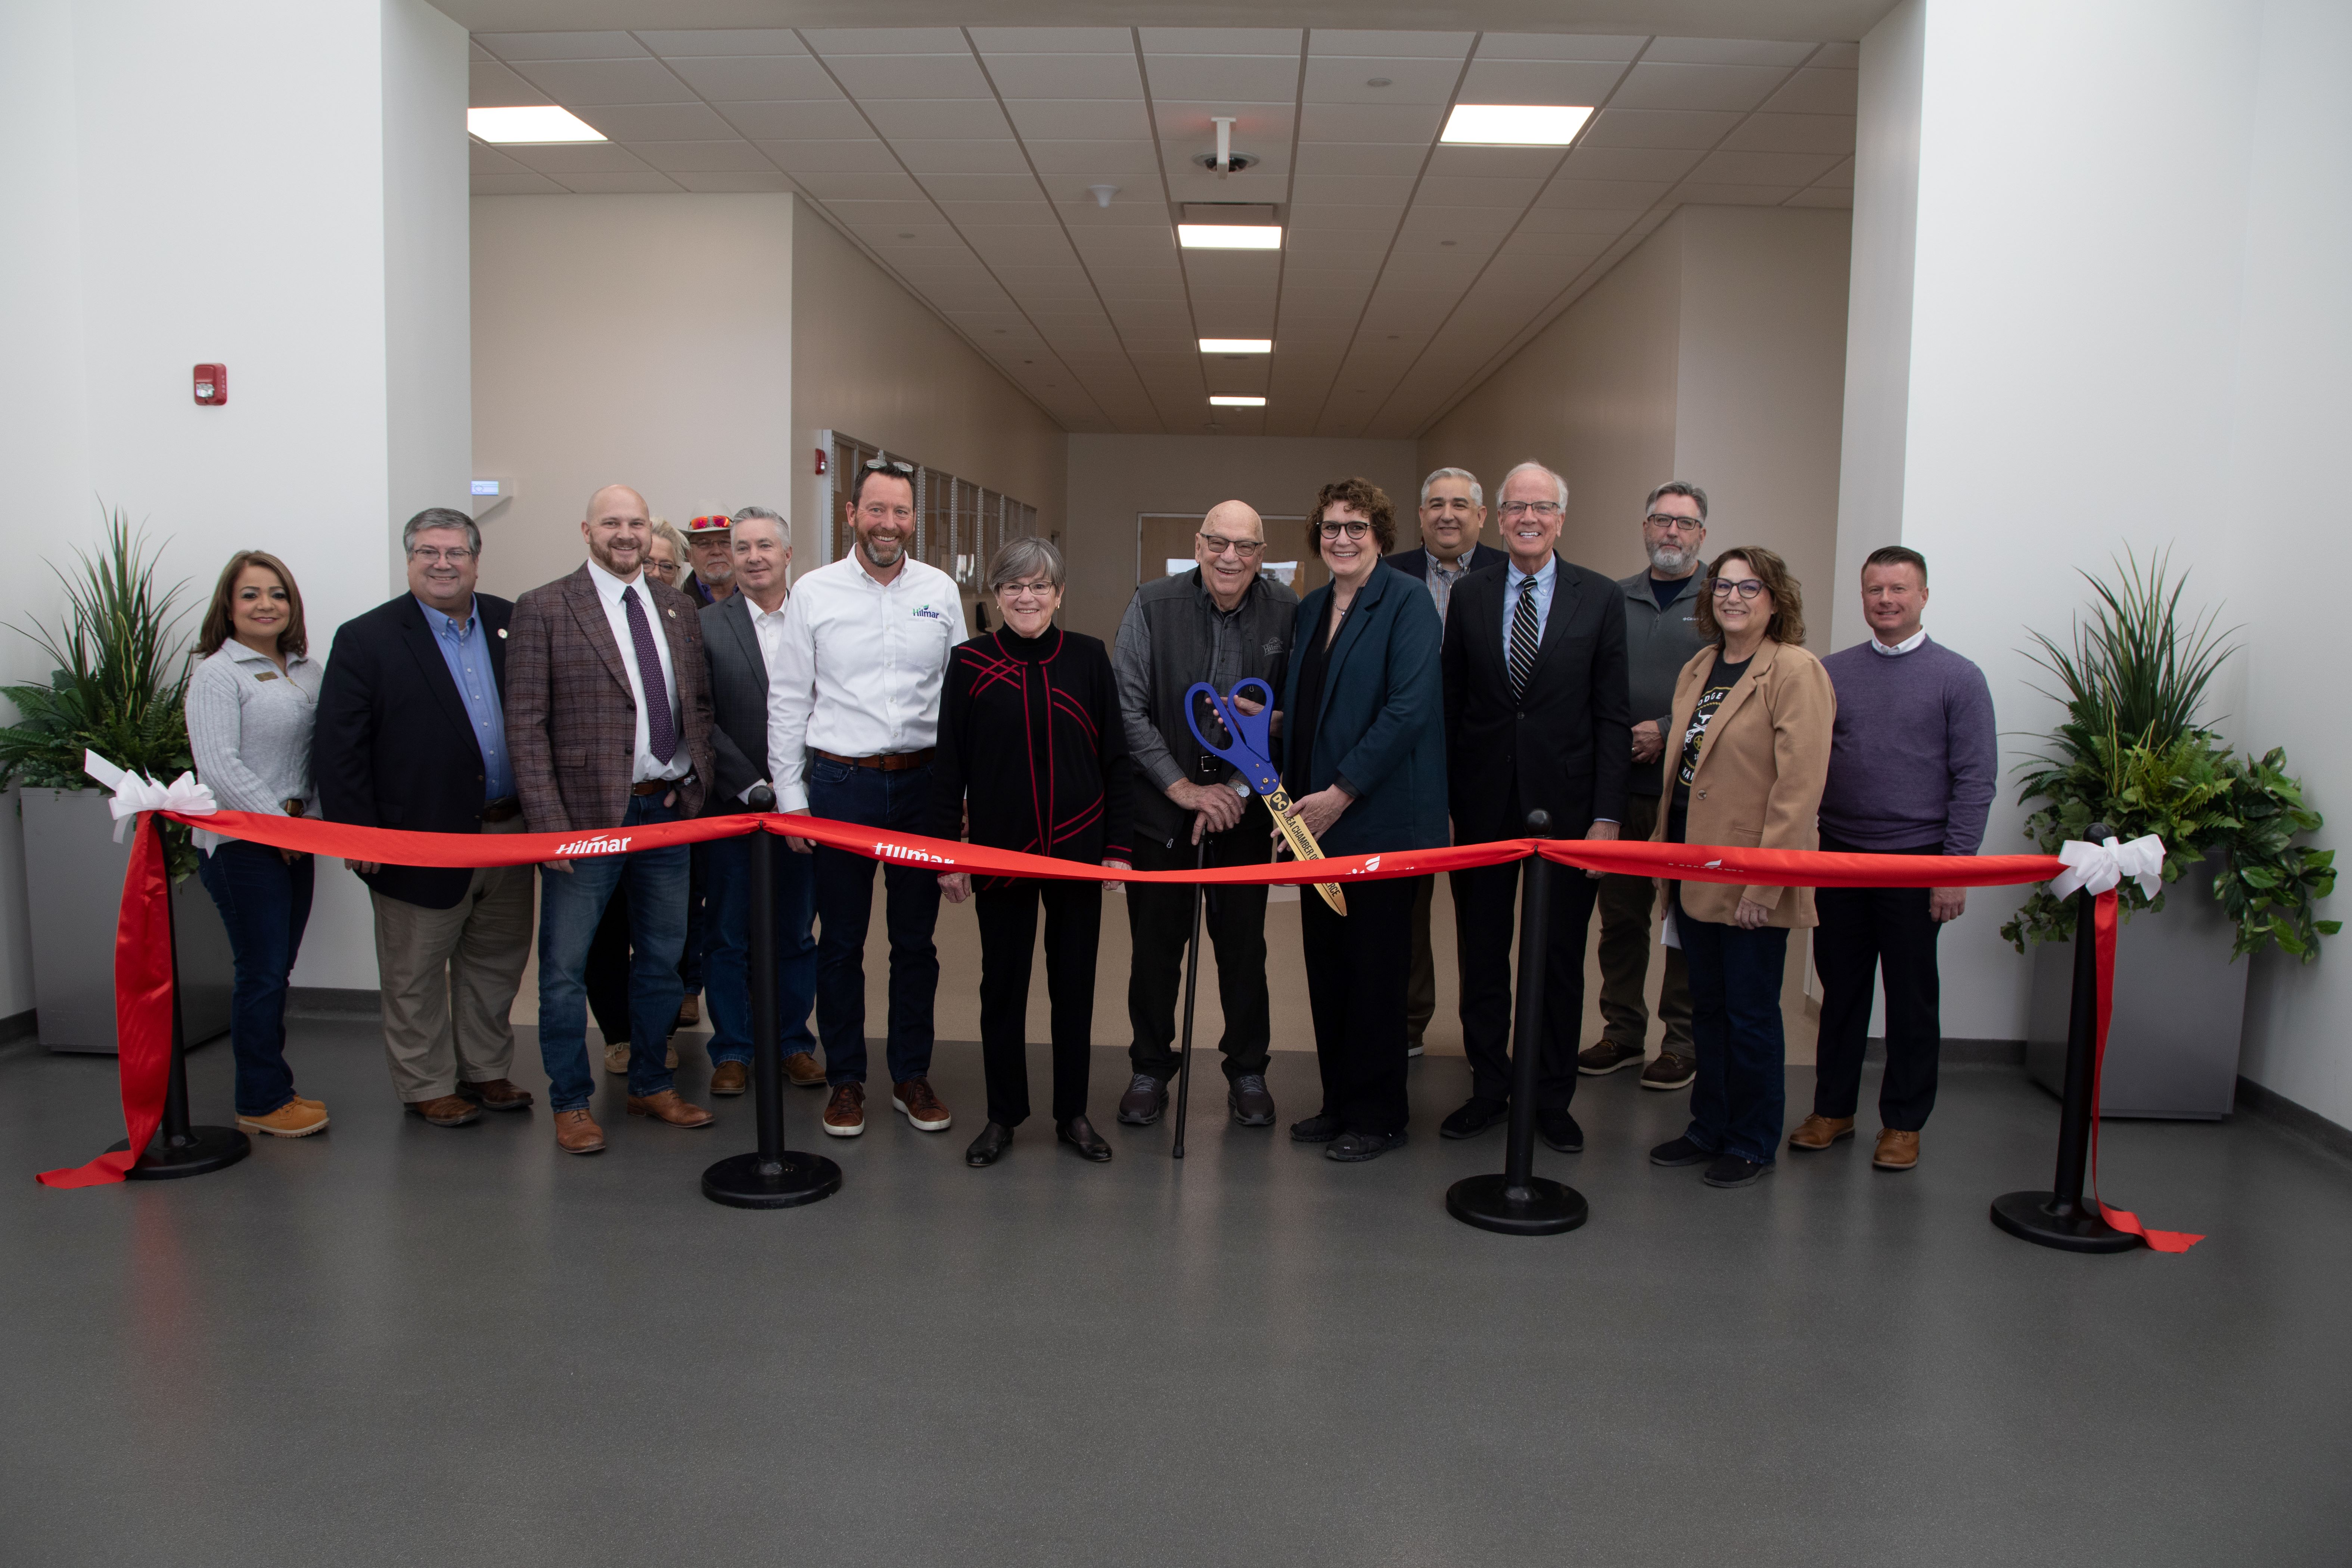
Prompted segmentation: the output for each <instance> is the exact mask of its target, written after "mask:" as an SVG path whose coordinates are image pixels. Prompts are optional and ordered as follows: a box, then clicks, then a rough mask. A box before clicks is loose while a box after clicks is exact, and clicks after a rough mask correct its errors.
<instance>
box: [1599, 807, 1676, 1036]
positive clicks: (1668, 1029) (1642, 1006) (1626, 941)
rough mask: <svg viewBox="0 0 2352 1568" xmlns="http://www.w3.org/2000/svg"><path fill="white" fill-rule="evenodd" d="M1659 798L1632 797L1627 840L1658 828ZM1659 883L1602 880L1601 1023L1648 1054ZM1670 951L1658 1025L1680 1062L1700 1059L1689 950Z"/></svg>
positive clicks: (1607, 1032) (1627, 812) (1642, 879)
mask: <svg viewBox="0 0 2352 1568" xmlns="http://www.w3.org/2000/svg"><path fill="white" fill-rule="evenodd" d="M1658 810H1659V800H1658V797H1657V796H1656V795H1628V796H1627V797H1626V799H1625V826H1623V827H1622V829H1620V832H1621V833H1622V835H1623V836H1624V837H1627V838H1632V839H1637V840H1638V839H1645V838H1647V837H1650V834H1651V833H1652V832H1653V831H1654V829H1655V828H1656V826H1657V825H1658ZM1657 923H1658V884H1657V883H1656V882H1655V881H1654V880H1653V879H1650V878H1648V877H1603V878H1601V1034H1602V1036H1603V1037H1606V1038H1608V1039H1611V1040H1613V1041H1615V1042H1616V1043H1617V1044H1619V1045H1621V1046H1631V1047H1634V1048H1635V1049H1639V1050H1646V1049H1647V1048H1648V1047H1647V1041H1648V1038H1649V1033H1650V1006H1649V1003H1648V1001H1647V1000H1646V999H1645V998H1644V996H1643V992H1644V990H1645V989H1646V988H1647V986H1648V984H1649V979H1650V950H1651V948H1653V947H1654V946H1656V945H1657V935H1656V932H1657ZM1665 952H1666V973H1665V984H1664V986H1663V988H1662V989H1661V990H1660V991H1659V994H1658V1022H1659V1023H1660V1024H1662V1025H1664V1026H1665V1048H1666V1049H1667V1050H1670V1051H1672V1052H1674V1053H1675V1055H1676V1056H1678V1057H1694V1056H1696V1054H1697V1052H1696V1049H1695V1048H1694V1047H1692V1045H1691V997H1690V968H1689V965H1688V964H1687V963H1685V962H1684V959H1683V950H1682V949H1681V948H1678V947H1670V948H1667V949H1666V950H1665Z"/></svg>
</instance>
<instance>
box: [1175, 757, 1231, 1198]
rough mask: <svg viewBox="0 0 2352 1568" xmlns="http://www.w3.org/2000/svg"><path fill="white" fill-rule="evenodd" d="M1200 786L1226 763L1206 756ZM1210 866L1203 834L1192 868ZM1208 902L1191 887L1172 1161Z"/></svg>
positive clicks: (1178, 1148)
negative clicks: (1190, 910)
mask: <svg viewBox="0 0 2352 1568" xmlns="http://www.w3.org/2000/svg"><path fill="white" fill-rule="evenodd" d="M1196 771H1197V772H1198V773H1199V774H1200V777H1199V779H1198V781H1197V782H1198V783H1200V784H1216V783H1217V782H1219V775H1220V774H1221V773H1223V771H1224V767H1223V763H1222V762H1220V761H1219V760H1218V759H1217V758H1215V757H1213V756H1203V757H1202V759H1201V761H1200V765H1199V767H1198V769H1197V770H1196ZM1208 865H1209V836H1208V834H1207V833H1205V832H1204V833H1202V835H1201V842H1200V844H1199V846H1198V847H1195V848H1194V849H1193V851H1192V869H1193V870H1195V871H1202V870H1206V869H1207V868H1208ZM1208 902H1209V889H1207V888H1206V887H1204V886H1202V884H1201V883H1199V882H1195V883H1193V884H1192V943H1191V944H1190V945H1189V946H1188V947H1186V949H1185V950H1184V1047H1183V1051H1182V1054H1181V1058H1180V1059H1179V1061H1178V1063H1177V1067H1176V1142H1175V1144H1174V1146H1173V1147H1171V1149H1170V1150H1169V1151H1168V1157H1169V1158H1170V1159H1171V1160H1181V1159H1182V1158H1183V1157H1184V1112H1185V1110H1187V1109H1189V1107H1190V1106H1191V1103H1192V1002H1193V999H1194V998H1195V997H1197V996H1198V995H1199V994H1201V916H1202V910H1203V909H1205V908H1206V907H1207V905H1208Z"/></svg>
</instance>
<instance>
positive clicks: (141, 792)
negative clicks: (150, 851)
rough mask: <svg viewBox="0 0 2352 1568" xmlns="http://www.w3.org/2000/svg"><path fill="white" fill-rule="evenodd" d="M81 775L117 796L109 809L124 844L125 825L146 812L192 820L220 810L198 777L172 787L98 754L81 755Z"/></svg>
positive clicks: (177, 780)
mask: <svg viewBox="0 0 2352 1568" xmlns="http://www.w3.org/2000/svg"><path fill="white" fill-rule="evenodd" d="M81 771H82V772H84V773H88V774H89V776H90V777H92V778H94V779H96V780H97V781H98V782H99V783H100V784H104V785H105V786H106V787H107V788H109V789H110V790H112V791H113V792H114V798H113V799H112V800H110V801H108V802H107V803H106V808H107V809H108V810H109V811H110V812H112V813H114V841H115V842H116V843H117V844H120V843H121V842H122V828H123V825H124V824H126V823H128V822H129V821H130V820H131V818H132V817H134V816H138V815H139V814H140V813H141V812H142V811H179V812H185V813H186V814H187V815H188V816H211V815H212V814H213V813H215V812H216V811H218V810H219V809H220V802H218V801H216V800H215V799H214V798H213V792H212V791H211V789H210V788H208V787H207V786H205V785H204V784H198V783H197V782H196V775H195V774H194V773H182V774H181V775H180V776H179V777H178V778H175V779H173V781H172V782H171V783H170V784H157V783H156V782H155V781H154V780H153V779H151V778H148V777H146V776H145V775H143V774H141V773H132V772H131V770H130V769H128V768H118V767H116V766H115V765H114V764H113V763H110V762H108V761H107V760H106V759H105V758H104V757H101V756H100V755H99V754H98V753H97V752H83V753H82V754H81Z"/></svg>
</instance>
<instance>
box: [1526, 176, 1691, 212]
mask: <svg viewBox="0 0 2352 1568" xmlns="http://www.w3.org/2000/svg"><path fill="white" fill-rule="evenodd" d="M1672 184H1673V182H1672V181H1670V180H1554V181H1553V182H1552V183H1551V184H1549V185H1546V186H1545V187H1544V194H1543V195H1542V196H1540V197H1539V198H1538V200H1537V202H1536V205H1537V206H1538V207H1583V208H1586V209H1589V210H1591V211H1597V212H1623V213H1637V212H1641V211H1643V210H1644V209H1646V208H1648V207H1649V206H1651V205H1653V204H1654V203H1655V202H1656V201H1657V200H1658V199H1659V198H1660V197H1661V196H1664V195H1665V194H1666V192H1667V190H1668V189H1669V188H1671V186H1672Z"/></svg>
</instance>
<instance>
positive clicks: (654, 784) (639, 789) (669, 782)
mask: <svg viewBox="0 0 2352 1568" xmlns="http://www.w3.org/2000/svg"><path fill="white" fill-rule="evenodd" d="M682 782H684V781H682V780H679V779H647V780H646V782H645V783H643V784H631V785H630V786H629V793H630V794H631V795H667V793H668V792H669V791H671V790H674V789H676V788H677V786H678V785H679V784H681V783H682Z"/></svg>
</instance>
